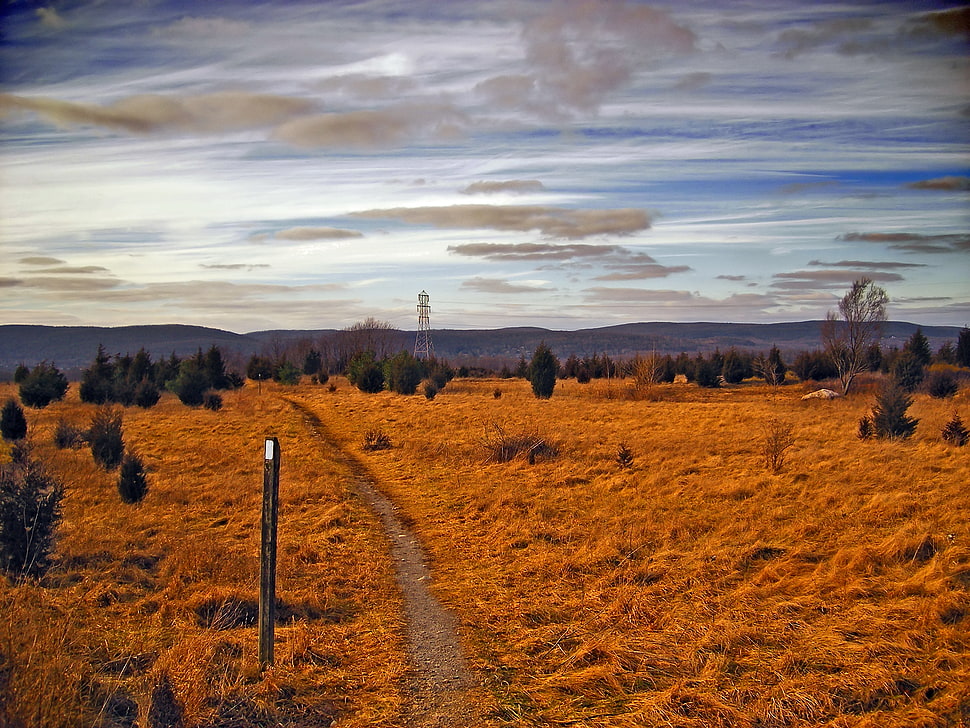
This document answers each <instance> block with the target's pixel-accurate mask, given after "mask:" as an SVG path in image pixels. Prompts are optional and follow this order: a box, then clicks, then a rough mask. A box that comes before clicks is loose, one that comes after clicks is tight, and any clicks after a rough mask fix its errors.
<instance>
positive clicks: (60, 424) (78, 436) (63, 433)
mask: <svg viewBox="0 0 970 728" xmlns="http://www.w3.org/2000/svg"><path fill="white" fill-rule="evenodd" d="M85 438H86V434H85V432H84V431H83V430H82V429H80V428H79V427H75V426H74V425H72V424H71V423H70V422H68V421H67V420H65V419H64V418H63V417H62V418H61V419H59V420H58V421H57V426H56V427H55V428H54V445H55V446H57V447H58V448H60V449H61V450H64V449H65V448H70V449H71V450H77V449H78V448H80V447H81V446H82V445H83V444H84V441H85Z"/></svg>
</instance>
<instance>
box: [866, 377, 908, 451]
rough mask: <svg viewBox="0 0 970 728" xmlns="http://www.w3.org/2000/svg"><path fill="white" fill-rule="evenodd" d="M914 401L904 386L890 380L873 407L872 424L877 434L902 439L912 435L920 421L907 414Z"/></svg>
mask: <svg viewBox="0 0 970 728" xmlns="http://www.w3.org/2000/svg"><path fill="white" fill-rule="evenodd" d="M912 403H913V400H912V398H910V397H909V395H907V394H906V392H905V391H904V390H903V388H902V387H900V386H899V384H897V383H896V382H895V381H892V380H890V381H889V383H888V384H887V385H886V386H885V387H884V388H883V389H882V391H881V392H880V393H879V394H878V395H877V396H876V404H875V406H874V407H873V408H872V424H873V428H874V429H875V432H876V436H877V437H882V438H888V439H891V440H901V439H904V438H907V437H909V436H910V435H912V434H913V432H914V431H915V430H916V425H917V423H918V422H919V420H917V419H914V418H912V417H907V416H906V410H907V409H909V406H910V405H911V404H912Z"/></svg>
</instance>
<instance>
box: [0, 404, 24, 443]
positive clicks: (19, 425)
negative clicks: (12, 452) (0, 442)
mask: <svg viewBox="0 0 970 728" xmlns="http://www.w3.org/2000/svg"><path fill="white" fill-rule="evenodd" d="M0 436H2V437H3V439H4V440H23V439H24V438H25V437H27V418H26V417H25V416H24V410H23V408H22V407H21V406H20V405H19V404H17V400H15V399H14V398H13V397H11V398H10V399H8V400H7V402H6V404H4V405H3V411H2V412H0Z"/></svg>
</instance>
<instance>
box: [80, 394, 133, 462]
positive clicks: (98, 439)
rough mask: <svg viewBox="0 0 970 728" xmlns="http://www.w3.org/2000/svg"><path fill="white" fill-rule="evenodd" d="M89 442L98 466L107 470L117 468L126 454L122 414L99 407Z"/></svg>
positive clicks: (95, 414)
mask: <svg viewBox="0 0 970 728" xmlns="http://www.w3.org/2000/svg"><path fill="white" fill-rule="evenodd" d="M88 442H90V443H91V454H92V455H93V456H94V461H95V462H96V463H97V464H98V465H100V466H101V467H102V468H104V469H105V470H114V469H115V468H117V467H118V466H119V465H120V464H121V459H122V457H123V456H124V453H125V441H124V437H123V436H122V431H121V412H118V411H116V410H115V409H114V408H112V407H99V408H98V411H97V412H95V413H94V417H92V418H91V429H89V430H88Z"/></svg>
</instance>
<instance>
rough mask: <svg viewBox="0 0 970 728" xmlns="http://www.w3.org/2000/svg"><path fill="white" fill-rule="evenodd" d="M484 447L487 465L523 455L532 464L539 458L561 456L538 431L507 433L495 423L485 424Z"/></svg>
mask: <svg viewBox="0 0 970 728" xmlns="http://www.w3.org/2000/svg"><path fill="white" fill-rule="evenodd" d="M482 447H483V448H484V450H485V462H486V463H488V462H499V463H507V462H509V461H510V460H513V459H515V458H516V457H518V456H519V455H522V454H525V455H526V456H527V457H528V459H529V462H530V463H534V462H535V460H536V458H537V457H546V458H552V457H555V456H556V455H558V454H559V448H558V447H556V446H555V445H553V444H551V443H550V442H548V441H547V440H546V439H545V438H544V437H542V436H541V435H540V434H539V433H538V432H537V431H534V430H530V431H521V432H509V433H507V432H506V431H505V430H504V429H502V427H501V425H499V424H497V423H495V422H491V423H486V424H485V427H484V433H483V435H482Z"/></svg>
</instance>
